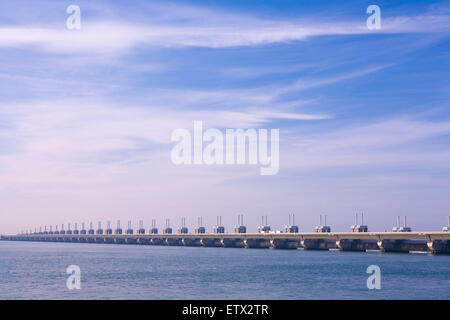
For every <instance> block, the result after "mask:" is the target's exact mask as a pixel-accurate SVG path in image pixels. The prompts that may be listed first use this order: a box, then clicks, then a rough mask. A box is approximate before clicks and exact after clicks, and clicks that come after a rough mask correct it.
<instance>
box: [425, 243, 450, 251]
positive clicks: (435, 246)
mask: <svg viewBox="0 0 450 320" xmlns="http://www.w3.org/2000/svg"><path fill="white" fill-rule="evenodd" d="M427 246H428V249H430V251H431V252H433V253H434V254H436V253H437V254H450V241H449V240H432V241H428V242H427Z"/></svg>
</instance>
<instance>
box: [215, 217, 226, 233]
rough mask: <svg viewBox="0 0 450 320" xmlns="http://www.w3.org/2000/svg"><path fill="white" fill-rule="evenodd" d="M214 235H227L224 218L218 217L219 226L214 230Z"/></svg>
mask: <svg viewBox="0 0 450 320" xmlns="http://www.w3.org/2000/svg"><path fill="white" fill-rule="evenodd" d="M213 230H214V231H213V233H225V227H224V226H222V217H221V216H217V225H216V226H215V227H214V229H213Z"/></svg>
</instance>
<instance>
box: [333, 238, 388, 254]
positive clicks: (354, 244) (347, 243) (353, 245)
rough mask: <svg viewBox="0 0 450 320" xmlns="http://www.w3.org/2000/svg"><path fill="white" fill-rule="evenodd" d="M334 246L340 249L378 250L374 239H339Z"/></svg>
mask: <svg viewBox="0 0 450 320" xmlns="http://www.w3.org/2000/svg"><path fill="white" fill-rule="evenodd" d="M336 246H337V247H338V248H339V250H342V251H366V250H379V247H378V244H377V242H376V240H360V239H339V240H337V241H336Z"/></svg>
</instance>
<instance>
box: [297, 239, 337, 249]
mask: <svg viewBox="0 0 450 320" xmlns="http://www.w3.org/2000/svg"><path fill="white" fill-rule="evenodd" d="M300 246H301V247H303V249H305V250H329V249H337V248H338V247H337V245H336V241H335V240H332V239H330V240H325V239H304V240H302V241H300Z"/></svg>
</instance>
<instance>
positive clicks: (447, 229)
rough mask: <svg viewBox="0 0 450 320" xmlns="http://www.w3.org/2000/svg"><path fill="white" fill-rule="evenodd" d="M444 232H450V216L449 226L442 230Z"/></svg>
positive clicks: (449, 218) (449, 219)
mask: <svg viewBox="0 0 450 320" xmlns="http://www.w3.org/2000/svg"><path fill="white" fill-rule="evenodd" d="M442 231H443V232H449V231H450V216H448V221H447V226H446V227H443V228H442Z"/></svg>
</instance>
